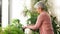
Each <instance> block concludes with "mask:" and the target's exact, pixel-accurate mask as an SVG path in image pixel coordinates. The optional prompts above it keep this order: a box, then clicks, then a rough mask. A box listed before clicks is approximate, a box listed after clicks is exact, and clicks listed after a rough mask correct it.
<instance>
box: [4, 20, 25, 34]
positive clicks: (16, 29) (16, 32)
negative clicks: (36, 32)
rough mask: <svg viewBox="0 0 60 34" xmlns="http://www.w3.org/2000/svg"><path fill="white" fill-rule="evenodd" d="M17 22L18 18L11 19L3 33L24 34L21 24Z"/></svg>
mask: <svg viewBox="0 0 60 34" xmlns="http://www.w3.org/2000/svg"><path fill="white" fill-rule="evenodd" d="M19 22H20V20H19V19H13V20H12V23H11V25H8V26H7V27H6V28H5V29H4V33H3V34H24V32H23V29H22V24H20V23H19Z"/></svg>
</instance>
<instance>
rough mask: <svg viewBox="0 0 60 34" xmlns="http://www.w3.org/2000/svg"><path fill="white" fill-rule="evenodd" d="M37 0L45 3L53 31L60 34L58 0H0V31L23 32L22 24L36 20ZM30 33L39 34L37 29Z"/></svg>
mask: <svg viewBox="0 0 60 34" xmlns="http://www.w3.org/2000/svg"><path fill="white" fill-rule="evenodd" d="M38 1H43V2H44V3H45V5H46V11H47V12H48V13H49V14H50V16H51V19H52V25H53V28H54V33H55V34H60V0H0V33H1V34H4V33H6V34H9V33H10V34H24V31H23V29H22V26H26V25H28V24H35V22H36V19H37V16H38V13H37V12H36V10H35V8H34V5H35V4H36V3H37V2H38ZM18 24H19V25H18ZM15 26H16V27H15ZM12 27H13V28H12ZM14 28H16V29H17V30H14ZM2 30H4V31H2ZM13 30H14V31H13ZM11 31H12V32H11ZM17 31H18V32H17ZM21 31H22V32H21ZM2 32H4V33H2ZM29 32H30V31H29ZM32 34H39V31H38V30H37V31H33V32H32Z"/></svg>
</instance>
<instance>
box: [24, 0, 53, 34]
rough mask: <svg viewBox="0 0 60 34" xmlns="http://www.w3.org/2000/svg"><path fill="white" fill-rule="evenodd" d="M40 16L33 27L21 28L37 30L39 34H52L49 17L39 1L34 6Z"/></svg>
mask: <svg viewBox="0 0 60 34" xmlns="http://www.w3.org/2000/svg"><path fill="white" fill-rule="evenodd" d="M34 7H35V8H36V10H37V12H38V13H40V15H39V16H38V18H37V21H36V24H35V25H28V26H24V27H23V28H29V29H32V30H36V29H39V33H40V34H54V31H53V27H52V22H51V18H50V15H49V14H48V13H47V12H46V11H45V5H44V3H43V2H42V1H39V2H37V3H36V4H35V6H34Z"/></svg>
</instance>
